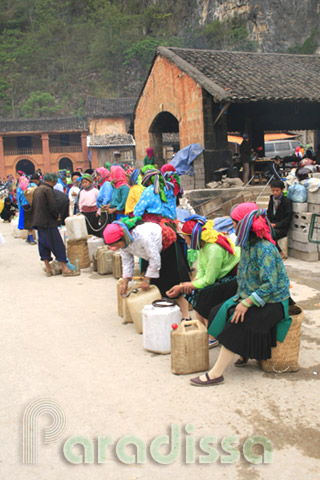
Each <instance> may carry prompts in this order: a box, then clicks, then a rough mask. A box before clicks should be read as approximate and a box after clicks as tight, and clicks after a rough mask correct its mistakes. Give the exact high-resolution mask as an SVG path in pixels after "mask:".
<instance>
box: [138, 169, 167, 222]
mask: <svg viewBox="0 0 320 480" xmlns="http://www.w3.org/2000/svg"><path fill="white" fill-rule="evenodd" d="M141 173H142V175H143V178H142V182H141V183H142V185H143V186H144V187H146V188H145V189H144V191H143V192H142V194H141V197H140V199H139V201H138V203H137V204H136V206H135V207H134V210H133V214H134V216H135V217H137V216H140V217H142V219H143V220H144V221H145V222H153V223H160V222H161V220H162V218H163V203H168V200H167V197H166V194H165V192H164V187H165V181H164V178H163V176H162V174H161V172H160V171H159V170H157V169H155V168H154V167H153V166H152V165H146V166H145V167H143V168H142V169H141Z"/></svg>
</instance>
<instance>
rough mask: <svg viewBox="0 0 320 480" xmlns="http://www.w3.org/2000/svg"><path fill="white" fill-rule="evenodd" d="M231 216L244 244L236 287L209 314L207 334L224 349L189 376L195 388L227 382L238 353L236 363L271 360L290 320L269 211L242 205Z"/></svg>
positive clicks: (285, 282) (286, 286)
mask: <svg viewBox="0 0 320 480" xmlns="http://www.w3.org/2000/svg"><path fill="white" fill-rule="evenodd" d="M231 218H232V219H233V221H234V224H235V228H236V234H237V237H238V240H237V243H238V245H239V246H240V247H241V258H240V262H239V265H238V291H237V295H236V296H235V297H231V298H230V299H229V300H227V301H226V302H225V303H223V304H222V305H217V306H216V307H213V309H212V311H211V312H210V315H209V323H210V321H211V322H212V323H211V325H210V327H209V329H208V332H209V334H211V335H213V336H215V337H216V338H217V339H218V340H219V342H220V344H221V345H222V347H221V350H220V354H219V357H218V359H217V362H216V363H215V365H214V366H213V368H212V369H211V370H210V371H209V372H208V373H206V374H205V375H201V376H200V377H196V378H193V379H191V380H190V382H191V384H192V385H194V386H209V385H219V384H220V383H223V381H224V378H223V373H224V370H225V368H226V367H227V366H228V365H229V363H230V362H231V361H232V359H233V358H234V354H235V353H237V354H238V355H240V358H239V360H238V361H237V362H236V365H237V366H243V365H246V364H247V362H248V358H254V359H256V360H265V359H267V358H271V347H275V346H276V341H277V340H279V341H283V340H284V338H285V336H286V334H287V332H288V329H289V327H290V324H291V319H290V317H289V315H288V308H289V296H290V294H289V279H288V275H287V272H286V270H285V268H284V265H283V262H282V259H281V257H280V254H279V252H278V250H277V248H276V246H275V242H274V240H273V239H272V237H271V233H270V227H269V224H268V222H267V220H266V213H265V210H259V207H258V206H257V205H256V204H255V203H243V204H241V205H238V206H236V207H235V208H234V209H233V210H232V211H231Z"/></svg>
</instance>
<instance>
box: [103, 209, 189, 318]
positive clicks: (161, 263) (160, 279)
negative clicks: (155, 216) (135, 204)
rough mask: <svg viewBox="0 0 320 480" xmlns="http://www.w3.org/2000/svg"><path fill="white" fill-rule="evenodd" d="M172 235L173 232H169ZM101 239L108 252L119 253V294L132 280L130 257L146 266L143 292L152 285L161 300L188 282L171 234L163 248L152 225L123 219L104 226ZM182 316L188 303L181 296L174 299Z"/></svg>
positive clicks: (124, 290)
mask: <svg viewBox="0 0 320 480" xmlns="http://www.w3.org/2000/svg"><path fill="white" fill-rule="evenodd" d="M172 233H173V234H174V232H172ZM103 237H104V240H105V242H106V244H107V245H109V248H110V249H111V250H119V249H120V253H121V258H122V268H123V279H124V281H123V283H122V287H121V294H124V293H126V292H127V288H128V283H129V281H130V280H131V279H132V277H133V269H134V256H137V257H139V258H142V259H144V260H145V261H146V262H148V265H147V269H146V273H145V277H144V281H143V282H142V284H141V288H142V289H143V290H148V288H149V286H150V283H151V284H154V285H156V286H157V287H158V288H159V290H160V292H161V295H162V296H165V292H166V291H167V290H169V289H170V288H171V287H172V286H173V285H175V284H176V283H179V281H183V280H185V281H187V280H188V279H189V274H188V268H187V265H185V264H184V263H183V261H178V260H177V258H178V257H177V254H176V251H177V249H176V245H175V239H176V237H175V234H174V235H173V236H172V237H171V240H170V242H168V241H167V242H166V245H164V239H163V237H162V229H161V227H160V225H157V224H155V223H151V222H146V223H143V222H142V221H141V217H134V218H128V217H124V218H122V219H121V220H120V221H116V222H113V223H111V224H109V225H107V226H106V228H105V230H104V232H103ZM175 300H176V302H177V304H178V305H179V307H180V309H181V312H182V316H183V317H184V318H188V316H189V313H188V302H187V301H186V299H185V298H184V297H183V295H182V294H181V293H178V294H177V296H176V297H175Z"/></svg>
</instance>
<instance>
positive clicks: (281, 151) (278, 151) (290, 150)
mask: <svg viewBox="0 0 320 480" xmlns="http://www.w3.org/2000/svg"><path fill="white" fill-rule="evenodd" d="M299 145H300V143H299V142H298V141H297V140H295V139H289V140H270V141H269V142H265V143H264V151H265V156H266V157H267V158H275V157H276V156H279V157H281V158H285V157H291V156H293V155H294V152H295V149H296V148H297V147H298V146H299Z"/></svg>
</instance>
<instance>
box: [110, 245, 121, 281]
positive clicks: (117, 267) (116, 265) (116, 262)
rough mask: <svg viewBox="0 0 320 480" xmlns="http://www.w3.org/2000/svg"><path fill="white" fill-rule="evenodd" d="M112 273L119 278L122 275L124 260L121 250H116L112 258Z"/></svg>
mask: <svg viewBox="0 0 320 480" xmlns="http://www.w3.org/2000/svg"><path fill="white" fill-rule="evenodd" d="M112 273H113V276H114V278H116V279H119V278H121V277H122V260H121V255H120V252H119V251H118V252H114V254H113V258H112Z"/></svg>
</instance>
